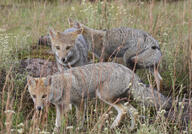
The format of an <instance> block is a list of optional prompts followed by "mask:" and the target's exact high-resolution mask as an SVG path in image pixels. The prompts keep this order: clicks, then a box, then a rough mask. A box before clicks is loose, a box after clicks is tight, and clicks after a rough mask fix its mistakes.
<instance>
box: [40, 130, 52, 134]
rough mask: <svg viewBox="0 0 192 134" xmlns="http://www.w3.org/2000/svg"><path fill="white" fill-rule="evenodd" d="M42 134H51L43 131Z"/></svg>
mask: <svg viewBox="0 0 192 134" xmlns="http://www.w3.org/2000/svg"><path fill="white" fill-rule="evenodd" d="M40 134H50V133H49V132H47V131H44V130H43V131H41V132H40Z"/></svg>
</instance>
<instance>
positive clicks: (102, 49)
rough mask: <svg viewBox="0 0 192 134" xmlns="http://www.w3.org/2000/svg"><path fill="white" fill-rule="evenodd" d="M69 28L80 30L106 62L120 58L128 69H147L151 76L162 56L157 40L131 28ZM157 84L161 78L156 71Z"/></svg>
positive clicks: (83, 26) (78, 25)
mask: <svg viewBox="0 0 192 134" xmlns="http://www.w3.org/2000/svg"><path fill="white" fill-rule="evenodd" d="M69 22H70V23H71V26H73V27H75V28H77V29H79V30H82V31H81V33H82V35H83V37H84V38H85V39H86V41H87V42H88V44H92V45H91V49H92V51H93V52H94V53H95V54H96V55H97V56H98V57H101V58H103V59H104V60H105V61H107V60H108V59H110V58H113V57H122V58H123V61H124V63H125V64H126V65H127V66H128V67H129V68H132V69H133V68H134V67H136V68H149V69H150V71H151V72H152V74H153V73H154V68H155V70H156V69H157V65H158V63H159V62H160V58H161V56H162V54H161V50H160V47H159V44H158V42H157V40H155V39H154V38H153V37H152V36H151V35H149V34H148V33H147V32H144V31H142V30H138V29H132V28H126V27H121V28H113V29H110V30H105V31H103V30H95V29H91V28H89V27H87V26H85V25H83V24H80V23H78V22H72V21H71V20H69ZM157 78H158V79H157V80H158V82H159V81H160V80H162V77H161V76H160V74H159V73H158V71H157Z"/></svg>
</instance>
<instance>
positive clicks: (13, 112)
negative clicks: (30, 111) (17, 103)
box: [5, 110, 15, 114]
mask: <svg viewBox="0 0 192 134" xmlns="http://www.w3.org/2000/svg"><path fill="white" fill-rule="evenodd" d="M5 113H6V114H7V113H12V114H15V111H13V110H6V111H5Z"/></svg>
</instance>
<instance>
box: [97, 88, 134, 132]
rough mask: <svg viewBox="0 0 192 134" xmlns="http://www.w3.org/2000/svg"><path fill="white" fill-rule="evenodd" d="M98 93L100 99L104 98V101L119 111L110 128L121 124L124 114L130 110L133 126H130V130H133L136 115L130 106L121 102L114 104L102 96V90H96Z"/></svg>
mask: <svg viewBox="0 0 192 134" xmlns="http://www.w3.org/2000/svg"><path fill="white" fill-rule="evenodd" d="M96 95H97V96H98V97H99V99H100V100H102V101H103V102H105V103H107V104H109V105H111V106H113V107H114V108H115V109H116V110H117V112H118V114H117V117H116V118H115V120H114V121H113V123H112V125H111V127H110V128H115V127H117V126H119V124H120V122H121V120H122V118H123V116H124V115H125V114H126V113H127V112H129V114H130V117H131V127H130V130H132V129H133V128H134V125H135V119H134V116H133V114H132V112H131V111H130V110H129V109H128V107H126V106H124V105H122V104H120V103H118V104H114V103H112V102H111V101H108V100H105V99H104V98H102V96H101V94H100V92H99V91H98V90H97V91H96Z"/></svg>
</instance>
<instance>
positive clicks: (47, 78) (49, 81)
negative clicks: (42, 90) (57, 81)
mask: <svg viewBox="0 0 192 134" xmlns="http://www.w3.org/2000/svg"><path fill="white" fill-rule="evenodd" d="M51 82H52V78H51V76H47V77H46V78H45V80H44V85H45V86H50V85H51Z"/></svg>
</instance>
